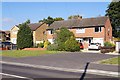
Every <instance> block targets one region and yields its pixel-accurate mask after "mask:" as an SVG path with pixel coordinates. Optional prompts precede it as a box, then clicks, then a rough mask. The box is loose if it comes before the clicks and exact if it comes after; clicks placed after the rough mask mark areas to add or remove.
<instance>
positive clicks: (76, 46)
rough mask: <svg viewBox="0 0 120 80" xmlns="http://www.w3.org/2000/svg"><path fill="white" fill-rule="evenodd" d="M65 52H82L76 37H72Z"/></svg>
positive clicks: (66, 43)
mask: <svg viewBox="0 0 120 80" xmlns="http://www.w3.org/2000/svg"><path fill="white" fill-rule="evenodd" d="M65 50H66V51H71V52H74V51H80V46H79V44H78V42H77V41H76V40H75V38H74V37H71V38H70V39H68V40H67V41H66V42H65Z"/></svg>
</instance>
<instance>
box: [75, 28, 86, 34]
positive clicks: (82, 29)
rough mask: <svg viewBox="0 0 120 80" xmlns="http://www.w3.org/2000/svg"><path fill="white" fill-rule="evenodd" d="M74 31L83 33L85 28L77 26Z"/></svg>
mask: <svg viewBox="0 0 120 80" xmlns="http://www.w3.org/2000/svg"><path fill="white" fill-rule="evenodd" d="M76 33H85V29H84V28H77V29H76Z"/></svg>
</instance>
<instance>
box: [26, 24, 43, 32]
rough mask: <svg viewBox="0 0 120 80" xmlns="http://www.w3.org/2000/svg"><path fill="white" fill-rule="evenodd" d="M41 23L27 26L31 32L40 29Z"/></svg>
mask: <svg viewBox="0 0 120 80" xmlns="http://www.w3.org/2000/svg"><path fill="white" fill-rule="evenodd" d="M42 24H43V23H31V24H28V26H29V27H30V29H31V30H32V31H35V30H36V29H37V28H38V27H40V26H41V25H42Z"/></svg>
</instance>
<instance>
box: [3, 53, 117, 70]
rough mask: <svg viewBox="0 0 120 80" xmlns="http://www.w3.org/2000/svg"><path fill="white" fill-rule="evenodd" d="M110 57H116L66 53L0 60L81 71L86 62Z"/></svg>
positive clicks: (98, 54)
mask: <svg viewBox="0 0 120 80" xmlns="http://www.w3.org/2000/svg"><path fill="white" fill-rule="evenodd" d="M112 57H116V56H115V55H108V54H100V53H82V52H67V53H60V54H49V55H42V56H37V57H26V58H8V57H3V58H2V60H3V61H9V62H18V63H27V64H35V65H44V66H51V67H61V68H72V69H83V68H84V67H85V65H86V63H87V62H90V63H92V62H96V61H99V60H103V59H108V58H112ZM90 65H91V64H90ZM94 66H96V65H95V64H94V63H92V67H94ZM96 67H98V66H96ZM99 67H100V66H99Z"/></svg>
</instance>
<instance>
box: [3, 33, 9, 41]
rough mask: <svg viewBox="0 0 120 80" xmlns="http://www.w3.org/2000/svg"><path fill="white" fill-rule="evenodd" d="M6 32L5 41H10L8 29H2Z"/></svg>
mask: <svg viewBox="0 0 120 80" xmlns="http://www.w3.org/2000/svg"><path fill="white" fill-rule="evenodd" d="M4 32H5V34H6V41H8V42H9V41H10V31H4Z"/></svg>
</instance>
